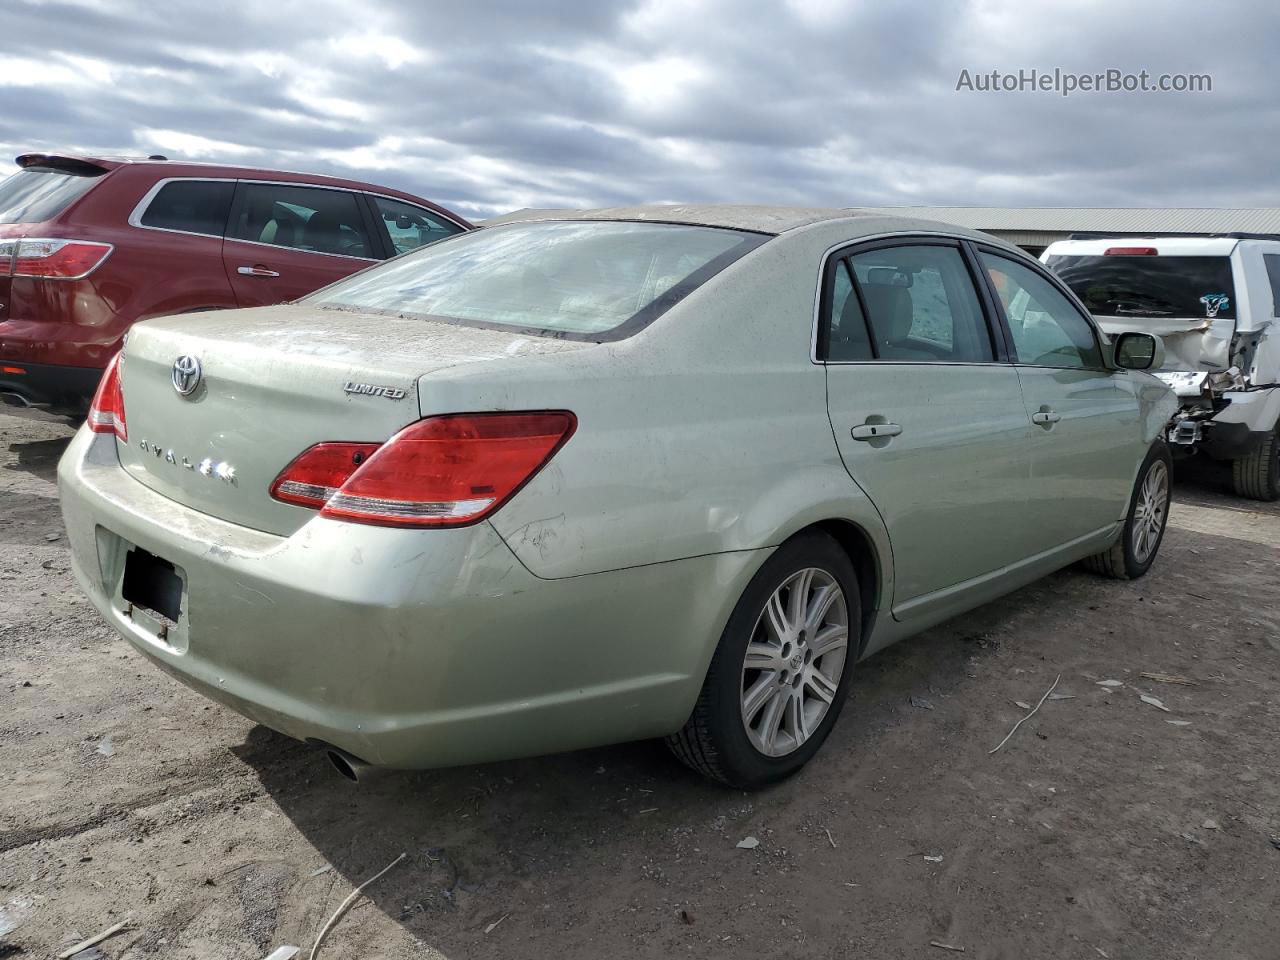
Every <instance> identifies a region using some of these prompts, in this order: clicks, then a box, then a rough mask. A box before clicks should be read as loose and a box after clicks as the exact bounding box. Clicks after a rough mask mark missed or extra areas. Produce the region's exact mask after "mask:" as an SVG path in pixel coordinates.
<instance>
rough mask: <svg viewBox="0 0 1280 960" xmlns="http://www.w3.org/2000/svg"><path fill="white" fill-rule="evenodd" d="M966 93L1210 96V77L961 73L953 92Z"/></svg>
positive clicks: (1117, 72) (1129, 73)
mask: <svg viewBox="0 0 1280 960" xmlns="http://www.w3.org/2000/svg"><path fill="white" fill-rule="evenodd" d="M962 91H963V92H965V93H1056V94H1058V95H1059V96H1063V97H1069V96H1071V95H1072V94H1075V93H1212V92H1213V77H1212V76H1211V75H1210V74H1207V73H1152V72H1151V71H1150V70H1139V71H1137V72H1136V73H1135V72H1133V71H1129V70H1119V69H1116V68H1110V69H1107V70H1101V71H1098V72H1096V73H1076V72H1073V71H1070V70H1063V69H1062V68H1061V67H1054V68H1053V69H1052V70H1039V69H1036V68H1034V67H1033V68H1029V69H1026V68H1024V69H1020V70H1013V71H1002V70H984V71H973V70H968V69H963V70H961V71H960V76H959V78H958V79H957V80H956V92H957V93H959V92H962Z"/></svg>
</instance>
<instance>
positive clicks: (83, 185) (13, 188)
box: [0, 167, 106, 223]
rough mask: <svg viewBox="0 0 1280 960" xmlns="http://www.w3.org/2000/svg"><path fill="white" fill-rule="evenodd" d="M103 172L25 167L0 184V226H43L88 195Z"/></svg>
mask: <svg viewBox="0 0 1280 960" xmlns="http://www.w3.org/2000/svg"><path fill="white" fill-rule="evenodd" d="M104 173H106V171H105V170H99V171H97V172H94V173H90V172H88V171H78V170H77V171H75V172H68V171H66V170H53V169H50V168H47V167H27V168H26V169H25V170H19V171H18V172H17V173H15V174H14V175H13V176H11V177H9V178H7V179H6V180H4V181H2V182H0V223H43V222H44V221H45V220H52V219H53V218H54V217H56V216H57V215H58V214H60V213H61V212H62V211H63V210H65V209H67V207H69V206H71V202H72V201H73V200H76V199H78V198H79V197H82V196H83V195H84V194H86V193H88V192H89V190H90V189H91V188H92V187H93V185H94V184H95V183H97V182H98V178H99V177H101V176H102V175H103V174H104Z"/></svg>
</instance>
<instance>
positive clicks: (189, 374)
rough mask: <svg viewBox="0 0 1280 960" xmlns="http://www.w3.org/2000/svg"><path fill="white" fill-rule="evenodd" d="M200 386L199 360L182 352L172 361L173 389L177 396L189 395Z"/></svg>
mask: <svg viewBox="0 0 1280 960" xmlns="http://www.w3.org/2000/svg"><path fill="white" fill-rule="evenodd" d="M198 386H200V360H199V358H197V357H193V356H191V355H189V354H184V355H183V356H181V357H179V358H178V359H177V360H175V361H173V389H175V390H177V391H178V395H179V396H183V397H189V396H191V394H193V393H195V392H196V387H198Z"/></svg>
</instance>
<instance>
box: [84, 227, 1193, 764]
mask: <svg viewBox="0 0 1280 960" xmlns="http://www.w3.org/2000/svg"><path fill="white" fill-rule="evenodd" d="M1014 288H1017V289H1018V290H1022V291H1024V292H1025V293H1026V294H1027V297H1030V298H1032V299H1033V300H1034V301H1035V303H1036V304H1037V310H1038V313H1037V320H1036V321H1035V325H1034V327H1035V329H1034V337H1032V338H1031V339H1028V336H1030V335H1029V334H1028V331H1029V330H1030V329H1031V327H1030V326H1029V325H1028V324H1027V323H1024V322H1023V321H1024V318H1023V317H1022V316H1021V315H1018V316H1013V315H1012V314H1011V312H1010V311H1011V310H1012V309H1013V307H1012V305H1013V304H1014V303H1016V302H1025V300H1026V299H1027V297H1023V298H1022V301H1018V300H1017V298H1016V297H1015V298H1011V297H1010V296H1009V293H1010V291H1011V290H1013V289H1014ZM1173 408H1174V401H1173V398H1172V395H1171V393H1170V392H1169V390H1168V389H1167V388H1166V387H1165V386H1164V385H1162V384H1161V383H1160V382H1159V381H1158V380H1156V379H1155V378H1153V377H1150V376H1148V375H1147V374H1145V373H1140V372H1136V371H1134V370H1124V369H1120V368H1119V367H1117V366H1116V365H1115V363H1114V360H1113V357H1112V351H1111V348H1110V344H1109V342H1108V341H1107V340H1106V339H1105V338H1104V337H1101V336H1100V335H1099V334H1098V332H1097V330H1096V328H1094V326H1093V324H1092V321H1091V320H1089V319H1088V316H1087V314H1086V313H1085V312H1084V311H1083V309H1082V308H1081V307H1080V305H1079V304H1078V302H1076V301H1074V299H1073V298H1072V297H1071V295H1070V293H1069V292H1068V291H1066V289H1065V288H1063V287H1061V285H1060V284H1059V283H1058V282H1057V281H1056V280H1054V279H1052V277H1051V275H1050V274H1048V273H1046V272H1045V271H1043V270H1042V269H1041V268H1040V267H1039V265H1038V264H1036V263H1035V261H1033V260H1030V259H1029V258H1027V257H1026V256H1025V255H1023V254H1022V253H1020V252H1019V251H1017V250H1016V249H1014V248H1012V247H1007V246H1005V245H1004V244H1001V243H999V242H997V241H993V240H992V239H991V238H989V237H985V236H983V235H980V234H976V233H970V232H966V231H961V230H957V229H953V228H949V227H944V226H942V225H939V224H932V223H928V222H924V221H912V220H904V219H898V218H886V217H883V216H872V215H860V214H857V213H852V214H851V213H849V212H847V211H841V212H828V211H820V210H792V209H774V208H690V207H654V208H636V209H626V210H604V211H591V212H583V213H581V214H576V215H574V216H572V217H565V216H563V215H560V216H559V218H558V219H554V218H548V219H545V220H539V219H537V218H536V217H535V218H534V219H531V220H529V221H525V222H514V223H507V224H502V225H499V226H495V227H492V228H489V229H486V230H484V231H479V232H477V233H471V234H464V235H460V236H458V237H455V238H452V239H450V240H446V241H443V242H441V243H438V244H436V245H434V246H432V247H429V248H426V249H424V250H422V251H419V252H416V253H414V254H410V255H408V256H405V257H402V258H399V259H397V260H394V261H392V262H390V263H388V264H385V265H383V266H380V267H376V268H373V269H371V270H368V271H366V272H364V273H362V274H359V275H357V276H355V277H353V278H350V279H348V280H345V281H342V282H340V283H338V284H336V285H334V286H332V287H329V288H327V289H326V290H323V291H321V292H319V293H318V294H315V295H312V296H311V297H308V298H305V299H304V300H303V301H302V302H300V303H297V304H294V305H288V306H280V307H270V308H263V309H258V310H249V311H242V312H241V313H240V315H239V316H238V317H237V318H236V322H235V323H228V322H226V319H225V317H217V318H215V317H212V316H198V315H196V316H188V317H179V318H170V319H164V320H154V321H148V322H146V323H144V324H141V325H139V326H138V327H137V328H135V330H134V331H133V332H132V334H131V336H130V339H129V342H128V344H127V345H126V348H125V350H124V351H123V353H122V354H121V357H120V359H119V361H118V364H117V365H116V367H115V368H114V370H113V371H111V372H110V373H109V374H108V376H107V377H105V378H104V382H103V386H102V388H101V389H100V391H99V396H98V398H97V399H96V400H95V405H94V410H93V411H92V413H91V416H90V421H89V423H88V424H86V426H85V427H83V428H82V429H81V431H80V433H79V434H78V435H77V436H76V438H75V440H74V441H73V443H72V444H71V446H70V447H69V449H68V451H67V453H66V454H65V456H64V457H63V459H62V461H61V464H60V466H59V483H60V487H61V495H62V504H63V511H64V516H65V519H66V524H67V529H68V535H69V537H70V539H71V544H72V555H73V565H74V570H75V573H76V576H77V579H78V580H79V582H80V584H81V586H82V588H83V589H84V590H85V591H86V593H87V594H88V595H89V597H90V598H91V600H92V601H93V603H94V604H95V605H96V607H97V608H98V610H99V611H100V612H101V613H102V614H103V616H104V617H105V618H106V619H107V620H108V621H109V622H110V623H111V624H112V625H113V626H114V627H115V628H116V629H117V630H118V631H119V632H120V633H121V634H122V635H123V636H125V637H126V638H127V639H128V640H129V641H130V642H131V643H132V644H133V645H134V646H135V647H136V648H137V649H138V650H140V651H141V652H142V653H144V654H145V655H146V656H148V657H149V658H150V659H152V660H153V661H154V662H156V663H157V664H158V665H159V666H160V667H161V668H163V669H165V670H166V671H168V672H170V673H172V674H174V675H175V676H177V677H178V678H179V679H181V680H182V681H183V682H185V683H188V684H189V685H191V686H192V687H194V688H196V689H198V690H200V691H201V692H203V693H205V694H207V695H208V696H210V697H212V698H214V699H216V700H219V701H221V702H223V703H226V704H228V705H230V706H231V707H233V708H234V709H236V710H238V711H240V712H241V713H243V714H245V715H246V716H249V717H251V718H253V719H255V720H257V721H259V722H261V723H263V724H265V725H267V726H269V727H271V728H273V729H276V730H279V731H281V732H283V733H286V734H288V735H290V736H293V737H296V738H299V739H304V740H309V741H315V742H318V743H322V744H324V745H326V746H327V747H329V748H330V750H331V751H333V755H334V756H335V757H336V758H337V760H338V761H339V762H340V764H341V765H342V766H343V767H344V768H345V769H346V770H347V771H348V772H351V773H355V772H357V771H358V770H359V769H361V767H362V766H363V765H364V764H374V765H382V766H393V767H418V768H421V767H433V766H443V765H449V764H458V763H469V762H475V761H481V760H490V759H498V758H502V757H514V756H524V755H532V754H536V753H542V752H548V751H558V750H567V749H573V748H578V747H585V746H591V745H598V744H605V743H613V742H619V741H624V740H632V739H641V738H648V737H662V736H666V737H670V738H671V743H672V746H673V748H674V749H675V751H676V753H677V755H678V756H680V757H681V759H683V760H685V761H686V762H688V763H689V764H690V765H692V766H694V767H695V768H696V769H699V770H701V771H702V772H704V773H706V774H708V775H709V776H711V777H713V778H716V779H719V780H722V781H725V782H729V783H735V784H741V785H748V786H749V785H756V784H760V783H763V782H767V781H769V780H773V779H777V778H779V777H782V776H786V775H787V774H789V773H791V772H793V771H794V770H796V769H798V768H799V766H801V765H802V764H803V763H805V762H807V760H808V759H809V758H810V757H811V756H812V755H813V753H814V752H816V750H817V749H818V748H819V747H820V746H821V744H822V741H823V739H824V738H825V737H826V735H827V733H828V732H829V731H830V729H831V727H832V725H833V724H834V723H835V720H836V718H837V716H838V714H839V711H840V707H841V704H842V702H843V695H844V693H845V691H846V689H847V683H848V680H849V677H850V675H851V674H852V671H853V669H854V665H855V664H856V663H857V662H858V661H859V660H860V659H862V658H864V657H866V656H867V655H869V654H871V653H873V652H874V651H876V650H878V649H880V648H882V647H884V646H886V645H888V644H890V643H892V642H894V641H895V640H897V639H900V638H902V637H904V636H907V635H909V634H912V633H915V632H918V631H920V630H923V629H925V628H926V627H928V626H930V625H932V624H934V623H937V622H939V621H940V620H943V619H945V618H947V617H949V616H952V615H954V614H956V613H958V612H960V611H962V610H965V609H968V608H971V607H973V606H975V605H977V604H979V603H982V602H985V601H986V600H989V599H991V598H993V597H995V596H998V595H1000V594H1003V593H1005V592H1008V591H1010V590H1012V589H1015V588H1017V587H1019V586H1021V585H1023V584H1025V583H1028V582H1030V581H1031V580H1034V579H1036V578H1038V577H1040V576H1042V575H1044V574H1045V573H1048V572H1050V571H1052V570H1054V569H1057V568H1059V567H1062V566H1064V565H1066V564H1069V563H1071V562H1074V561H1077V560H1082V559H1089V562H1090V563H1091V564H1092V565H1093V566H1094V567H1095V569H1098V570H1099V571H1100V572H1104V573H1110V574H1112V575H1115V576H1140V575H1141V574H1142V573H1144V572H1145V571H1146V569H1147V568H1148V567H1149V566H1150V564H1151V563H1152V562H1153V561H1154V559H1155V555H1156V551H1157V550H1158V547H1159V542H1160V537H1161V536H1162V534H1163V530H1164V521H1165V518H1166V517H1167V508H1168V474H1167V467H1166V461H1167V453H1166V452H1165V450H1164V445H1163V443H1162V441H1161V440H1160V434H1161V430H1162V428H1163V425H1164V423H1165V422H1166V421H1167V420H1168V418H1169V416H1170V415H1171V414H1172V412H1173Z"/></svg>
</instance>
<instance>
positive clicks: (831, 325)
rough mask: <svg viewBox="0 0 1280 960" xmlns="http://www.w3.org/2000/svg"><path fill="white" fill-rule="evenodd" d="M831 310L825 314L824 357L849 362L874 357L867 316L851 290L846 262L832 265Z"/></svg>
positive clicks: (855, 294)
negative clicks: (825, 338)
mask: <svg viewBox="0 0 1280 960" xmlns="http://www.w3.org/2000/svg"><path fill="white" fill-rule="evenodd" d="M829 282H830V284H831V290H830V294H829V300H830V304H831V306H830V309H829V312H828V314H827V317H828V319H827V343H826V351H825V356H824V357H823V358H822V359H824V360H831V361H834V362H835V363H851V362H856V361H859V360H873V359H875V352H874V351H873V350H872V349H871V335H870V333H869V331H868V330H867V318H866V315H865V314H864V313H863V311H862V303H861V302H860V301H859V299H858V291H856V290H854V289H853V279H852V276H851V274H850V273H849V262H848V261H847V260H840V261H838V262H837V263H835V264H834V265H833V266H832V269H831V276H830V280H829Z"/></svg>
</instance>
